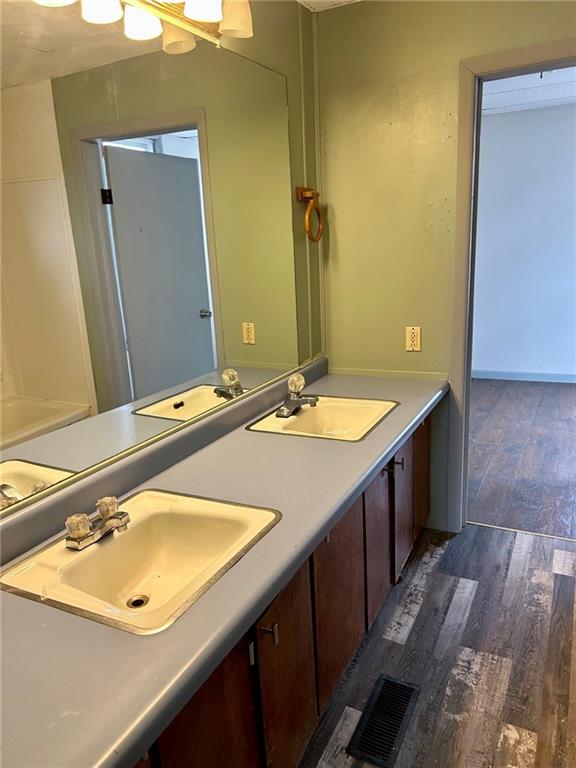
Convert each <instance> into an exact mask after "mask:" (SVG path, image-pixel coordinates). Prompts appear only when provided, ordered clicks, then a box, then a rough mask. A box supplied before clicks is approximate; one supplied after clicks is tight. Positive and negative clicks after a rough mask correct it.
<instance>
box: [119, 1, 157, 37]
mask: <svg viewBox="0 0 576 768" xmlns="http://www.w3.org/2000/svg"><path fill="white" fill-rule="evenodd" d="M124 34H125V35H126V37H128V38H130V40H154V38H155V37H160V35H161V34H162V22H161V21H160V19H159V18H158V17H157V16H153V15H152V14H151V13H148V11H144V10H143V9H142V8H136V7H135V6H132V5H127V6H126V8H125V9H124Z"/></svg>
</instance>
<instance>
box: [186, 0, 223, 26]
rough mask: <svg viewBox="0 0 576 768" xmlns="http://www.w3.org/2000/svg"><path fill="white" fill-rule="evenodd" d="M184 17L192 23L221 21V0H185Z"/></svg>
mask: <svg viewBox="0 0 576 768" xmlns="http://www.w3.org/2000/svg"><path fill="white" fill-rule="evenodd" d="M184 16H187V17H188V18H189V19H192V20H193V21H222V0H186V2H185V3H184Z"/></svg>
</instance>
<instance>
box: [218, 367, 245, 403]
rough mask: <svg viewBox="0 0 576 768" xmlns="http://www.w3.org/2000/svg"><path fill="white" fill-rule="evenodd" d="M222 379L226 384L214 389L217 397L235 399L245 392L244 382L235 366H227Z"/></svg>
mask: <svg viewBox="0 0 576 768" xmlns="http://www.w3.org/2000/svg"><path fill="white" fill-rule="evenodd" d="M222 381H223V382H224V384H223V385H221V386H219V387H216V389H215V390H214V394H215V395H216V396H217V397H223V398H224V400H234V398H235V397H239V396H240V395H243V394H244V390H243V388H242V384H240V376H238V371H235V370H234V368H226V370H225V371H224V372H223V373H222Z"/></svg>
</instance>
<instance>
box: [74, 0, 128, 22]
mask: <svg viewBox="0 0 576 768" xmlns="http://www.w3.org/2000/svg"><path fill="white" fill-rule="evenodd" d="M81 4H82V18H83V19H84V21H89V22H90V24H113V23H114V22H115V21H120V19H121V18H122V4H121V3H120V0H81Z"/></svg>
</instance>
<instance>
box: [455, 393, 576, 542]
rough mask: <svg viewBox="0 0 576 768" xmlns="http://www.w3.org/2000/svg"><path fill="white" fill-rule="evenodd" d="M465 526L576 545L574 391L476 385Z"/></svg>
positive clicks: (471, 406) (575, 413) (575, 412)
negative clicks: (479, 525) (489, 527)
mask: <svg viewBox="0 0 576 768" xmlns="http://www.w3.org/2000/svg"><path fill="white" fill-rule="evenodd" d="M468 479H469V489H468V519H469V520H471V521H474V522H478V523H486V524H488V525H501V526H503V527H505V528H514V529H517V530H522V531H532V532H534V533H546V534H549V535H551V536H565V537H568V538H573V539H576V384H554V383H548V382H546V383H544V382H531V381H496V380H493V379H473V380H472V386H471V392H470V438H469V469H468Z"/></svg>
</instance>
